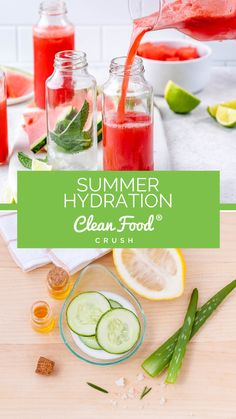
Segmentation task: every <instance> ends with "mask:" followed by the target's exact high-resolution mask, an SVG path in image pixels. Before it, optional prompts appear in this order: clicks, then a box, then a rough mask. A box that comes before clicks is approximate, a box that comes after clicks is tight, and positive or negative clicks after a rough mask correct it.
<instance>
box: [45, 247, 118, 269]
mask: <svg viewBox="0 0 236 419" xmlns="http://www.w3.org/2000/svg"><path fill="white" fill-rule="evenodd" d="M109 251H110V249H50V250H48V255H49V257H50V260H51V261H52V262H53V263H54V264H55V265H57V266H60V267H61V268H63V269H65V270H66V271H68V272H69V273H70V274H71V275H73V274H74V273H75V272H77V271H78V270H80V269H82V268H84V267H85V266H87V265H88V264H89V263H91V262H93V261H95V260H96V259H98V258H100V257H101V256H103V255H105V254H106V253H108V252H109Z"/></svg>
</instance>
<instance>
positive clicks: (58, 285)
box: [47, 266, 72, 300]
mask: <svg viewBox="0 0 236 419" xmlns="http://www.w3.org/2000/svg"><path fill="white" fill-rule="evenodd" d="M71 285H72V284H71V280H70V277H69V275H68V273H67V272H66V271H65V270H64V269H62V268H58V267H56V266H55V267H53V268H52V269H51V270H50V271H49V273H48V276H47V287H48V292H49V294H50V296H51V297H52V298H55V299H56V300H64V299H65V298H66V297H67V296H68V294H69V292H70V290H71Z"/></svg>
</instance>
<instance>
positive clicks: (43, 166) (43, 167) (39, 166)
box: [32, 159, 52, 172]
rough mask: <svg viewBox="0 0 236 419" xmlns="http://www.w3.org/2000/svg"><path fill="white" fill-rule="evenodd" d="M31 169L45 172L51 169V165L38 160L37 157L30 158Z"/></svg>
mask: <svg viewBox="0 0 236 419" xmlns="http://www.w3.org/2000/svg"><path fill="white" fill-rule="evenodd" d="M32 170H34V171H39V172H45V171H50V170H52V166H50V165H49V164H47V163H44V162H42V161H39V160H37V159H33V160H32Z"/></svg>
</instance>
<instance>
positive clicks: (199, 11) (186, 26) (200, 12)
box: [118, 0, 236, 123]
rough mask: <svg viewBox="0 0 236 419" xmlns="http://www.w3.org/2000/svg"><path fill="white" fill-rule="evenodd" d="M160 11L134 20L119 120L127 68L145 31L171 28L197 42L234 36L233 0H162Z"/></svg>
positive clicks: (235, 13)
mask: <svg viewBox="0 0 236 419" xmlns="http://www.w3.org/2000/svg"><path fill="white" fill-rule="evenodd" d="M161 3H162V8H161V12H159V11H157V12H156V13H153V14H151V15H149V16H145V17H143V18H139V19H135V20H134V24H133V32H132V37H131V44H130V48H129V52H128V56H127V61H126V71H125V77H124V81H123V85H122V93H121V99H120V102H119V106H118V120H119V121H120V123H121V122H122V120H123V119H124V115H125V100H126V93H127V89H128V84H129V71H128V69H129V68H130V67H131V66H132V63H133V60H134V58H135V55H136V53H137V50H138V47H139V45H140V42H141V40H142V38H143V36H144V35H145V33H147V32H149V31H153V30H161V29H168V28H175V29H177V30H179V31H180V32H183V33H185V34H186V35H189V36H192V37H193V38H195V39H198V40H200V41H213V40H228V39H236V2H235V0H211V1H209V0H192V1H191V0H176V1H162V2H161Z"/></svg>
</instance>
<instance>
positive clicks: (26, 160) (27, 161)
mask: <svg viewBox="0 0 236 419" xmlns="http://www.w3.org/2000/svg"><path fill="white" fill-rule="evenodd" d="M18 160H19V162H20V163H21V164H22V166H24V167H25V168H26V169H29V170H31V168H32V159H31V158H30V157H28V156H27V155H26V154H25V153H23V152H22V151H20V152H19V153H18Z"/></svg>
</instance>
